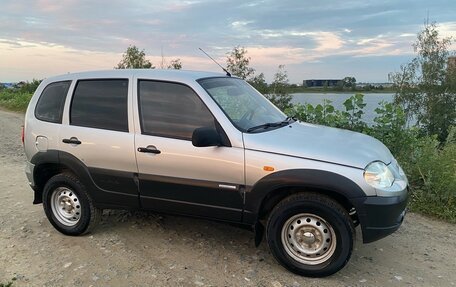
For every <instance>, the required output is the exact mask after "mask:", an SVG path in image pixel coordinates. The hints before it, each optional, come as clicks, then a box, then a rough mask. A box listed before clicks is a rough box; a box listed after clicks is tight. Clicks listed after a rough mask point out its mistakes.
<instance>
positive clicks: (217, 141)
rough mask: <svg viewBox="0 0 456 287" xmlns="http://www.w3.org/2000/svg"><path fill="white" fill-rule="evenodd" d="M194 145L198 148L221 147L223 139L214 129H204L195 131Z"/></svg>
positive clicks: (193, 136)
mask: <svg viewBox="0 0 456 287" xmlns="http://www.w3.org/2000/svg"><path fill="white" fill-rule="evenodd" d="M192 144H193V145H194V146H196V147H207V146H221V145H222V139H221V138H220V135H219V133H218V132H217V131H216V130H215V129H214V128H211V127H202V128H197V129H195V130H194V131H193V135H192Z"/></svg>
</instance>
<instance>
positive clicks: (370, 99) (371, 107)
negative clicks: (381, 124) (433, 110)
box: [291, 93, 394, 124]
mask: <svg viewBox="0 0 456 287" xmlns="http://www.w3.org/2000/svg"><path fill="white" fill-rule="evenodd" d="M353 95H354V93H326V94H324V93H315V94H313V93H296V94H292V96H293V99H292V101H291V102H292V103H293V104H296V103H301V104H305V103H307V104H311V105H313V106H316V105H318V104H323V100H324V99H327V100H330V101H331V102H332V103H331V105H333V106H334V108H336V109H337V110H343V111H345V107H344V105H343V103H344V101H345V100H346V99H348V98H350V97H351V96H353ZM393 97H394V94H392V93H375V94H364V102H365V103H366V106H365V107H364V109H363V111H364V115H363V120H364V121H366V122H367V123H368V124H372V123H373V120H374V118H375V116H376V114H375V109H376V108H377V107H378V104H379V103H380V102H381V101H385V102H391V101H393Z"/></svg>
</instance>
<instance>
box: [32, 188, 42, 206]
mask: <svg viewBox="0 0 456 287" xmlns="http://www.w3.org/2000/svg"><path fill="white" fill-rule="evenodd" d="M33 191H34V194H35V196H34V197H33V204H40V203H43V193H42V192H40V191H37V190H35V189H34V190H33Z"/></svg>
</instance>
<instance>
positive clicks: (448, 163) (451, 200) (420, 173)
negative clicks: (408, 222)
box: [403, 128, 456, 223]
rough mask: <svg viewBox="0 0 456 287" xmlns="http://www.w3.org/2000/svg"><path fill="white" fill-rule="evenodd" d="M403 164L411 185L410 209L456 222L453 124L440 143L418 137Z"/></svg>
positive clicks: (454, 137)
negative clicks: (444, 139) (448, 133)
mask: <svg viewBox="0 0 456 287" xmlns="http://www.w3.org/2000/svg"><path fill="white" fill-rule="evenodd" d="M403 166H404V169H405V171H406V173H407V175H408V177H409V180H410V185H411V187H412V193H411V198H410V205H409V206H410V209H411V210H412V211H417V212H419V213H422V214H426V215H430V216H432V217H436V218H440V219H444V220H447V221H449V222H452V223H456V128H453V129H452V130H451V132H450V135H449V136H448V139H447V141H446V142H445V143H443V144H440V143H439V142H438V141H437V140H436V138H435V137H425V138H422V139H420V140H418V141H417V143H416V145H415V146H414V147H413V149H412V153H411V156H410V159H409V160H408V161H404V164H403Z"/></svg>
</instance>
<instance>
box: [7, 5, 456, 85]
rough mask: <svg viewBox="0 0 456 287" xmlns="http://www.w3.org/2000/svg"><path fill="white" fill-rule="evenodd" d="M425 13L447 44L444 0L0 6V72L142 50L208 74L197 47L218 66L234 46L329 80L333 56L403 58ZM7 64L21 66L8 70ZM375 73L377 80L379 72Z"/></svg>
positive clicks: (449, 12)
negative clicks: (324, 73)
mask: <svg viewBox="0 0 456 287" xmlns="http://www.w3.org/2000/svg"><path fill="white" fill-rule="evenodd" d="M427 11H429V15H430V19H431V21H434V20H435V21H437V22H438V23H439V31H440V32H441V34H442V35H443V36H453V37H456V35H455V34H456V22H455V21H454V15H455V13H456V2H454V3H453V2H448V1H446V0H433V1H432V5H430V4H429V3H428V2H426V1H413V2H410V1H399V2H398V1H393V0H384V1H373V0H371V1H369V0H347V1H335V0H331V1H326V2H321V1H320V2H313V3H307V2H306V3H303V2H299V1H294V0H281V1H271V0H255V1H243V0H187V1H178V0H170V1H158V0H149V1H146V0H141V1H134V2H131V3H126V2H125V1H123V0H109V1H108V0H100V1H87V0H62V1H51V0H23V1H6V2H5V3H2V13H0V39H2V40H1V41H2V42H1V43H0V45H1V50H0V58H1V59H2V61H0V71H3V74H2V75H7V76H8V77H12V75H14V77H15V78H20V79H23V78H24V77H23V75H21V74H19V71H21V73H34V74H36V75H38V74H39V73H42V74H43V75H48V74H54V72H58V71H64V72H65V69H66V67H70V68H71V69H73V68H74V69H82V70H84V67H86V69H92V68H106V67H107V68H110V67H112V66H114V65H115V64H116V63H117V62H118V60H119V55H120V54H121V53H122V52H123V51H124V50H125V49H126V48H127V47H128V45H137V46H138V47H139V48H140V49H145V50H146V53H147V54H148V55H151V58H152V59H155V58H156V57H157V56H158V57H159V55H160V54H161V51H162V50H163V51H164V53H165V55H169V56H170V57H171V56H172V58H174V57H179V58H181V59H182V60H183V63H184V67H189V68H192V69H193V68H195V69H206V68H207V69H212V67H211V66H210V64H208V65H206V64H205V63H206V62H205V60H206V59H205V58H204V57H205V56H204V55H202V53H200V51H198V47H202V48H205V49H206V50H207V52H209V53H210V54H211V55H212V56H213V57H214V58H217V59H219V60H220V61H222V63H223V62H224V60H225V56H226V52H229V51H230V50H231V49H232V47H234V46H237V45H240V46H244V47H246V48H247V50H248V51H249V55H250V56H251V58H252V63H254V64H255V65H256V66H257V67H258V69H260V68H261V69H264V71H265V73H269V74H272V73H274V71H275V68H276V66H277V65H278V64H287V65H289V66H293V67H294V68H295V70H294V71H295V72H297V73H300V74H301V73H304V70H305V69H306V67H307V66H308V65H309V63H313V64H315V63H317V62H318V65H319V66H318V67H321V69H325V68H326V69H328V73H330V72H331V70H334V67H333V66H331V65H330V64H331V61H332V59H334V57H341V58H343V59H344V60H347V61H353V62H356V61H361V60H362V61H365V62H363V63H364V64H365V63H368V61H369V59H370V58H372V59H371V60H370V61H372V62H375V61H377V60H376V59H374V58H379V57H392V58H394V57H397V58H400V57H402V56H410V53H412V52H413V50H412V48H411V44H412V42H413V41H414V40H415V39H416V34H417V33H418V32H419V31H420V29H421V28H422V26H423V19H424V17H425V15H426V14H427ZM8 41H9V42H8ZM32 46H35V47H32ZM32 48H35V53H33V51H32V50H33V49H32ZM452 48H453V49H454V48H456V47H455V46H454V45H453V46H452ZM12 51H16V53H13V52H12ZM63 51H66V52H65V53H64V52H63ZM78 53H79V54H80V56H79V58H77V57H76V56H77V54H78ZM68 54H71V55H73V56H72V57H71V61H70V63H68V61H66V62H65V57H66V55H68ZM5 55H8V56H5ZM39 55H46V57H47V58H48V59H54V56H55V58H56V59H59V60H58V61H57V62H56V65H57V66H58V67H59V68H58V69H54V68H53V66H54V65H43V66H41V67H40V66H37V65H35V64H34V63H35V62H40V61H41V58H40V57H42V56H39ZM101 55H105V56H101ZM24 57H27V58H26V60H24ZM95 57H97V58H95ZM7 58H8V59H7ZM98 58H102V59H103V61H99V60H98ZM361 58H362V59H361ZM13 60H14V61H16V62H18V63H21V64H22V65H23V66H21V67H12V66H11V65H12V64H14V61H13ZM48 61H49V60H48ZM64 62H65V65H64V64H63V63H64ZM74 62H76V63H74ZM78 62H79V64H78ZM186 62H188V64H186ZM105 63H109V65H106V64H105ZM376 63H377V62H376ZM389 64H390V65H393V62H391V63H389ZM400 64H401V62H397V63H396V66H399V65H400ZM95 66H96V67H95ZM348 66H351V67H353V68H354V69H355V68H356V71H354V72H353V73H354V74H355V73H358V74H360V75H363V74H366V73H367V70H369V65H367V64H366V65H360V66H355V65H348ZM297 67H300V68H297ZM34 69H35V70H34ZM214 69H217V68H214ZM312 69H313V70H315V71H316V66H315V65H313V66H312ZM301 70H302V71H303V72H300V71H301ZM4 71H10V72H8V73H6V72H4ZM14 71H16V72H14ZM369 72H371V71H370V70H369ZM375 72H376V73H378V75H379V77H380V75H381V73H384V71H381V70H378V71H375ZM372 73H373V72H372ZM290 76H291V75H290ZM296 77H299V75H297V76H296ZM357 78H360V77H357ZM360 79H362V78H360ZM2 80H3V79H2V78H1V77H0V81H2Z"/></svg>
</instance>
